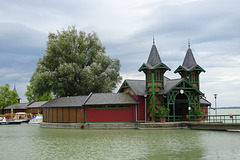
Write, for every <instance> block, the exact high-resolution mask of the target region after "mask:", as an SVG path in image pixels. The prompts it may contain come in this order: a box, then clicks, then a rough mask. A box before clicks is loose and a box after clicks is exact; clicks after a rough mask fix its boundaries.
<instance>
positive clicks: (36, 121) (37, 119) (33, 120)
mask: <svg viewBox="0 0 240 160" xmlns="http://www.w3.org/2000/svg"><path fill="white" fill-rule="evenodd" d="M42 122H43V115H41V114H37V115H35V117H33V118H31V119H30V121H29V122H28V123H31V124H39V123H42Z"/></svg>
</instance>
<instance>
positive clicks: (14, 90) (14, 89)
mask: <svg viewBox="0 0 240 160" xmlns="http://www.w3.org/2000/svg"><path fill="white" fill-rule="evenodd" d="M13 92H16V93H17V89H16V86H15V84H14V88H13ZM17 94H18V93H17ZM20 100H21V98H20V97H19V96H17V101H18V103H20Z"/></svg>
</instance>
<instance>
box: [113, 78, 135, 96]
mask: <svg viewBox="0 0 240 160" xmlns="http://www.w3.org/2000/svg"><path fill="white" fill-rule="evenodd" d="M124 88H130V89H131V90H132V91H133V93H134V94H135V95H137V94H136V93H135V92H134V90H133V89H132V88H131V86H130V85H129V84H128V83H127V81H126V80H125V81H124V82H123V83H122V85H121V87H120V88H119V90H118V93H120V92H121V90H122V89H124Z"/></svg>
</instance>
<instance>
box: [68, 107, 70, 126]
mask: <svg viewBox="0 0 240 160" xmlns="http://www.w3.org/2000/svg"><path fill="white" fill-rule="evenodd" d="M68 123H70V108H68Z"/></svg>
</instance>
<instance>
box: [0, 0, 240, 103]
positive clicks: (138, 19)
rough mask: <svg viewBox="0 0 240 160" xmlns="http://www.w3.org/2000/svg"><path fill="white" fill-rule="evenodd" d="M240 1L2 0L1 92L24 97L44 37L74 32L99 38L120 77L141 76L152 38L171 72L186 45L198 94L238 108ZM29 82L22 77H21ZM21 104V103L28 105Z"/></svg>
mask: <svg viewBox="0 0 240 160" xmlns="http://www.w3.org/2000/svg"><path fill="white" fill-rule="evenodd" d="M239 5H240V2H239V1H237V0H230V1H229V0H222V1H219V0H168V1H166V0H150V1H144V0H131V1H129V0H122V1H110V0H102V1H96V0H89V1H84V0H69V1H57V0H49V1H29V0H22V1H21V2H20V1H18V0H12V1H2V2H1V6H0V34H1V37H0V76H1V79H0V85H2V84H4V83H6V82H10V83H16V84H17V85H19V89H18V86H17V89H18V91H19V92H21V94H22V95H21V96H22V97H24V94H23V91H24V90H25V89H24V86H25V85H26V84H28V81H29V79H30V77H31V74H32V73H33V71H34V70H35V68H36V64H37V61H38V59H39V58H41V57H42V56H43V54H44V53H45V52H44V50H45V47H46V41H47V35H48V33H49V32H54V33H56V31H57V30H62V29H63V28H65V29H66V28H67V27H68V26H70V25H76V26H77V28H78V29H79V30H83V31H86V32H92V31H95V32H97V33H98V35H99V38H100V39H101V41H102V43H103V45H105V46H106V54H107V55H109V56H110V57H111V58H118V59H120V62H121V65H122V67H121V74H122V76H123V78H139V79H142V78H144V75H143V74H142V73H140V72H138V69H139V67H140V66H141V65H142V63H145V62H146V61H147V59H148V55H149V53H150V49H151V46H152V38H153V35H154V37H155V41H156V45H157V48H158V52H159V54H160V57H161V59H162V61H163V63H165V64H166V65H167V66H168V67H170V68H171V69H172V70H171V71H170V72H169V71H168V72H166V76H168V77H170V78H178V77H179V75H178V74H174V73H173V72H174V70H175V69H176V68H177V67H178V66H179V65H181V64H182V62H183V59H184V56H185V54H186V51H187V48H188V46H187V45H188V39H190V41H191V48H192V51H193V54H194V56H195V59H196V61H197V63H198V64H199V65H200V66H201V67H203V68H204V69H205V70H206V71H207V72H206V73H202V74H201V89H202V91H203V92H204V93H206V95H207V97H209V100H210V101H211V102H212V100H214V99H213V96H212V94H213V92H214V93H215V92H216V93H219V105H220V106H229V105H239V104H240V101H239V100H238V99H237V98H236V95H239V94H240V91H238V90H237V88H240V84H239V83H238V79H239V78H240V76H239V74H238V72H239V69H240V68H239V64H240V61H239V59H240V57H239V55H240V54H239V51H240V45H239V44H240V37H239V35H240V30H239V28H240V10H239V7H238V6H239ZM20 75H22V77H24V78H21V76H20ZM23 100H24V98H23Z"/></svg>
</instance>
